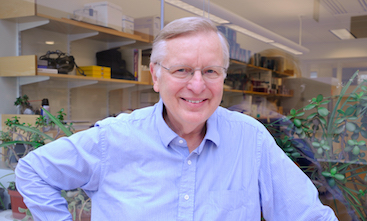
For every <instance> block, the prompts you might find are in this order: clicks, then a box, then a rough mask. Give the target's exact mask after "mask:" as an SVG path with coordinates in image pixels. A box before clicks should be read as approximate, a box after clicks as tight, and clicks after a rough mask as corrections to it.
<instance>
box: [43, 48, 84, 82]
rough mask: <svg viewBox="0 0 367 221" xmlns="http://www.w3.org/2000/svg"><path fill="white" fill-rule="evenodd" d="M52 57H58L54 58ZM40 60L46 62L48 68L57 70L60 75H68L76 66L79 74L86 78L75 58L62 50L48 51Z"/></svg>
mask: <svg viewBox="0 0 367 221" xmlns="http://www.w3.org/2000/svg"><path fill="white" fill-rule="evenodd" d="M52 55H56V56H54V57H52ZM39 59H40V60H46V61H47V68H53V69H57V72H58V73H59V74H68V72H70V71H72V70H73V69H74V66H75V67H76V69H77V71H78V72H79V74H81V75H84V76H85V74H84V71H83V70H82V69H80V68H79V67H78V65H77V64H76V63H75V59H74V57H73V56H72V55H68V54H65V53H63V52H62V51H60V50H56V51H47V53H46V54H45V55H42V56H41V57H39Z"/></svg>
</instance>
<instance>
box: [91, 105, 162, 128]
mask: <svg viewBox="0 0 367 221" xmlns="http://www.w3.org/2000/svg"><path fill="white" fill-rule="evenodd" d="M154 110H155V106H150V107H145V108H141V109H137V110H134V111H133V112H132V113H130V114H127V113H121V114H119V115H118V116H116V117H108V118H105V119H103V120H100V121H98V122H96V124H95V126H96V127H102V128H103V127H107V126H115V125H121V124H133V123H137V122H140V121H145V120H151V119H152V118H153V115H154Z"/></svg>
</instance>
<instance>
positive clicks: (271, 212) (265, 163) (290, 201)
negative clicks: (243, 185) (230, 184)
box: [259, 134, 337, 221]
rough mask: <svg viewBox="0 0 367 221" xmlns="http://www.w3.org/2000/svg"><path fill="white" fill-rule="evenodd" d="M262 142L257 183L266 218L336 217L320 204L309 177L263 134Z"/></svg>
mask: <svg viewBox="0 0 367 221" xmlns="http://www.w3.org/2000/svg"><path fill="white" fill-rule="evenodd" d="M265 136H266V138H264V142H263V144H262V147H261V148H260V149H261V150H260V151H261V159H260V164H261V165H260V174H259V185H260V192H261V204H262V212H263V215H264V218H265V219H266V220H269V221H270V220H300V221H302V220H305V221H308V220H320V221H328V220H330V221H331V220H333V221H334V220H337V218H336V217H335V214H334V211H333V210H332V209H331V208H329V207H327V206H324V205H322V204H321V202H320V200H319V198H318V191H317V189H316V187H315V186H314V185H313V183H312V182H311V180H310V179H309V178H308V177H307V175H306V174H304V173H303V172H302V171H301V170H300V169H299V168H298V166H297V165H296V164H295V163H294V162H292V161H291V160H290V159H289V157H288V156H287V155H285V153H284V152H283V151H282V150H281V149H280V148H279V147H278V146H277V145H276V143H275V141H274V139H273V138H272V137H271V135H268V134H266V135H265Z"/></svg>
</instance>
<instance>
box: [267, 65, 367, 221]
mask: <svg viewBox="0 0 367 221" xmlns="http://www.w3.org/2000/svg"><path fill="white" fill-rule="evenodd" d="M357 75H358V71H357V72H356V73H355V74H354V75H353V76H352V78H351V79H350V80H349V82H348V83H347V84H346V85H345V87H344V88H343V89H342V91H341V92H340V94H339V95H338V96H336V97H329V98H324V97H323V96H322V95H318V96H317V97H316V98H313V99H312V100H311V102H310V104H308V105H307V106H305V107H304V108H303V109H300V110H295V109H292V110H291V111H290V114H289V115H288V116H286V117H284V118H282V119H279V120H277V121H275V122H272V123H270V124H267V125H266V127H267V128H268V129H269V131H270V132H271V133H272V135H273V136H274V138H275V140H276V142H277V144H278V145H279V146H280V147H281V148H282V149H283V150H284V152H285V153H286V154H287V155H288V156H289V157H290V158H291V159H292V160H293V161H294V162H296V163H297V164H299V166H300V167H301V169H302V170H303V171H304V172H305V173H306V174H307V175H308V176H309V177H310V179H311V180H312V181H313V183H314V184H315V185H316V187H317V188H319V190H322V189H324V190H326V191H327V192H329V193H331V194H332V195H333V197H334V205H335V208H336V211H335V212H336V213H338V207H337V206H336V200H338V201H340V202H341V203H343V204H344V205H345V207H346V208H347V210H348V214H349V215H350V217H351V218H352V220H359V219H361V220H363V221H366V220H367V218H366V217H367V161H366V159H365V156H366V153H365V151H366V150H367V146H366V142H365V139H367V132H366V129H367V87H366V86H365V84H366V81H363V82H361V83H360V84H359V85H358V86H356V88H355V89H354V90H353V92H352V93H350V94H346V92H347V89H348V88H349V87H350V84H351V82H352V81H353V80H354V79H355V78H356V76H357ZM330 102H333V103H334V102H335V104H334V105H333V108H332V109H331V108H330V109H331V110H329V109H328V108H326V107H325V105H327V104H328V105H330V104H333V103H330ZM305 111H308V112H311V113H310V114H309V115H308V116H305ZM300 162H301V163H300Z"/></svg>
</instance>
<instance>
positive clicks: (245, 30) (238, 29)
mask: <svg viewBox="0 0 367 221" xmlns="http://www.w3.org/2000/svg"><path fill="white" fill-rule="evenodd" d="M226 26H228V27H229V28H232V29H233V30H236V31H238V32H241V33H242V34H245V35H248V36H250V37H253V38H256V39H257V40H260V41H262V42H265V43H271V42H274V40H271V39H269V38H266V37H264V36H261V35H258V34H256V33H255V32H252V31H249V30H247V29H245V28H242V27H240V26H238V25H234V24H228V25H226Z"/></svg>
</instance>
